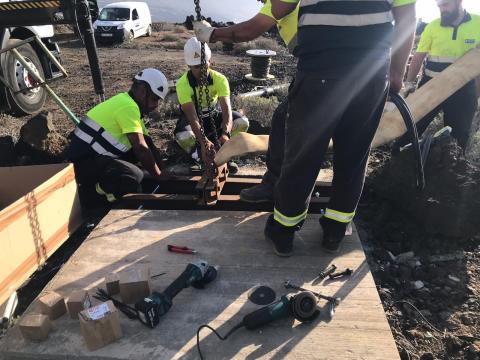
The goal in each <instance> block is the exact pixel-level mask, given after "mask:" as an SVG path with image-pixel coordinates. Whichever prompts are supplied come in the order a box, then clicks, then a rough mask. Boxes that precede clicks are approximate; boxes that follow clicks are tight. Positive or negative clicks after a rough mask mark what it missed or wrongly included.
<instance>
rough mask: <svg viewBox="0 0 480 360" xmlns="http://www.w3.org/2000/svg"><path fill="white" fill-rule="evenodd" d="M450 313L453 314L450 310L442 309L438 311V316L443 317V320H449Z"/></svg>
mask: <svg viewBox="0 0 480 360" xmlns="http://www.w3.org/2000/svg"><path fill="white" fill-rule="evenodd" d="M450 315H451V314H450V312H448V311H440V312H439V313H438V317H439V318H440V319H442V320H443V321H446V320H448V319H449V318H450Z"/></svg>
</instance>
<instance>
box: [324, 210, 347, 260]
mask: <svg viewBox="0 0 480 360" xmlns="http://www.w3.org/2000/svg"><path fill="white" fill-rule="evenodd" d="M319 221H320V225H321V226H322V229H323V241H322V247H323V249H324V250H326V251H327V252H329V253H338V252H339V251H340V245H341V243H342V241H343V239H344V238H345V232H346V230H347V225H348V224H347V223H342V222H339V221H335V220H332V219H329V218H326V217H325V216H322V217H321V218H320V220H319Z"/></svg>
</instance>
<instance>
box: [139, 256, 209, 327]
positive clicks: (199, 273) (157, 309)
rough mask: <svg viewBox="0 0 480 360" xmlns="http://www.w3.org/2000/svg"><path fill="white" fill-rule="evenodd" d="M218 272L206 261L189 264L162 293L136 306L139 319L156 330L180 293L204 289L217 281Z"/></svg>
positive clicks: (155, 294)
mask: <svg viewBox="0 0 480 360" xmlns="http://www.w3.org/2000/svg"><path fill="white" fill-rule="evenodd" d="M216 277H217V270H216V268H215V267H214V266H211V265H209V264H208V263H207V262H206V261H198V262H196V263H195V264H188V265H187V268H186V269H185V271H184V272H183V273H182V274H181V275H180V276H179V277H178V278H177V279H176V280H175V281H174V282H173V283H171V284H170V285H169V286H168V287H167V288H166V289H165V291H163V292H162V293H158V292H153V293H152V294H151V295H150V296H149V297H146V298H144V299H143V300H142V301H140V302H138V303H136V304H135V310H136V312H137V315H138V319H139V320H140V322H141V323H143V324H144V325H146V326H148V327H150V328H154V327H156V326H157V325H158V323H159V322H160V317H161V316H163V315H165V314H166V313H167V312H168V311H169V310H170V308H171V307H172V304H173V298H174V297H175V296H177V295H178V293H179V292H180V291H182V290H183V289H185V288H188V287H190V286H193V287H194V288H197V289H203V288H204V287H205V285H207V284H208V283H210V282H212V281H213V280H215V278H216Z"/></svg>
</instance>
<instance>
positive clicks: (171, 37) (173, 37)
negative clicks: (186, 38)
mask: <svg viewBox="0 0 480 360" xmlns="http://www.w3.org/2000/svg"><path fill="white" fill-rule="evenodd" d="M179 39H180V36H179V35H175V34H165V35H164V36H163V38H162V41H165V42H176V41H178V40H179Z"/></svg>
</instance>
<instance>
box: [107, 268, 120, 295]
mask: <svg viewBox="0 0 480 360" xmlns="http://www.w3.org/2000/svg"><path fill="white" fill-rule="evenodd" d="M119 282H120V278H119V276H118V274H114V273H112V274H109V275H107V276H106V277H105V288H106V289H107V293H108V295H110V296H113V295H117V294H118V293H120V286H119Z"/></svg>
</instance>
